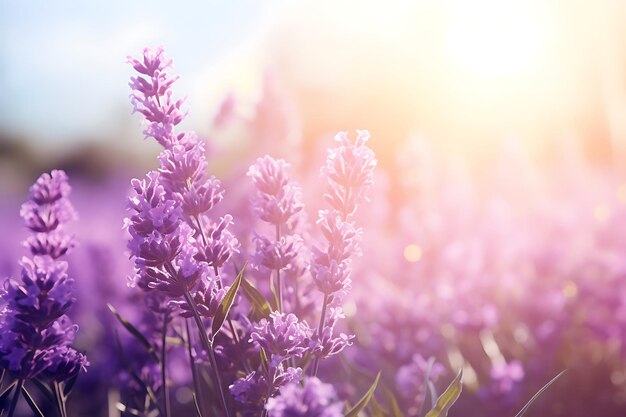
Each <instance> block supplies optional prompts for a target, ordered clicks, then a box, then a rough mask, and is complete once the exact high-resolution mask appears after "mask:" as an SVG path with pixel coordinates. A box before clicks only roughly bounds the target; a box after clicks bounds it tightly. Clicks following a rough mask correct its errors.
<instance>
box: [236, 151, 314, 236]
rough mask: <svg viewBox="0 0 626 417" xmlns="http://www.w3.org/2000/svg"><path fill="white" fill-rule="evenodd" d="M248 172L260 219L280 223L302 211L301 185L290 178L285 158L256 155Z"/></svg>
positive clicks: (255, 209)
mask: <svg viewBox="0 0 626 417" xmlns="http://www.w3.org/2000/svg"><path fill="white" fill-rule="evenodd" d="M248 176H249V177H250V178H251V179H252V184H253V185H254V187H255V188H256V190H257V192H256V194H255V196H254V197H253V200H252V205H253V208H254V211H255V213H256V214H257V216H259V218H260V219H261V220H263V221H265V222H267V223H270V224H273V225H282V224H286V223H288V222H289V221H290V220H291V218H292V217H293V216H295V215H296V214H297V213H299V212H300V211H302V209H303V207H304V205H303V204H302V201H301V200H302V196H301V191H300V187H299V186H298V185H297V184H296V183H294V182H292V181H290V180H289V164H288V163H287V162H285V161H284V160H282V159H274V158H272V157H270V156H264V157H263V158H258V159H257V160H256V163H255V164H253V165H252V166H250V169H249V170H248Z"/></svg>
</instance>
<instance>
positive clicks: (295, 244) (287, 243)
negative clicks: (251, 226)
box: [254, 235, 304, 269]
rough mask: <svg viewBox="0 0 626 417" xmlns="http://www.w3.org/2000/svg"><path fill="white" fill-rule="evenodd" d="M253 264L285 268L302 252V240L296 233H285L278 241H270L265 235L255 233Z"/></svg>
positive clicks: (271, 267) (269, 267)
mask: <svg viewBox="0 0 626 417" xmlns="http://www.w3.org/2000/svg"><path fill="white" fill-rule="evenodd" d="M254 241H255V242H256V253H255V255H254V264H255V265H256V266H257V267H261V266H263V267H265V268H268V269H285V268H287V267H288V266H290V265H291V264H292V262H293V260H294V259H295V258H296V257H297V256H298V255H299V254H300V253H301V252H302V250H303V245H304V241H303V240H302V238H301V237H300V236H298V235H287V236H283V237H281V238H280V239H279V240H278V241H270V240H269V239H268V238H266V237H265V236H261V235H256V236H255V237H254Z"/></svg>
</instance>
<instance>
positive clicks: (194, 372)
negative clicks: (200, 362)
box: [185, 319, 205, 417]
mask: <svg viewBox="0 0 626 417" xmlns="http://www.w3.org/2000/svg"><path fill="white" fill-rule="evenodd" d="M185 329H186V330H187V353H188V354H189V364H190V365H191V376H192V378H193V389H194V394H195V395H196V401H197V402H198V407H199V410H198V411H200V417H204V414H205V413H204V403H203V402H202V401H201V398H200V397H198V394H199V393H200V384H199V381H198V371H197V370H196V362H195V361H194V359H193V353H192V351H191V332H190V331H189V320H188V319H185Z"/></svg>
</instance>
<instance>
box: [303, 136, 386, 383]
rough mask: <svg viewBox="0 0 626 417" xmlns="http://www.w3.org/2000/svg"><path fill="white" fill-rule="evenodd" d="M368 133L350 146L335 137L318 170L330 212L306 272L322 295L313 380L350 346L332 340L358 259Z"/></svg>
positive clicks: (322, 217) (368, 177) (367, 182)
mask: <svg viewBox="0 0 626 417" xmlns="http://www.w3.org/2000/svg"><path fill="white" fill-rule="evenodd" d="M369 138H370V134H369V132H367V131H365V130H359V131H357V138H356V140H355V142H354V143H353V142H352V141H351V140H350V139H349V138H348V134H347V132H340V133H338V134H337V135H336V136H335V140H336V141H337V142H338V143H339V146H337V147H335V148H332V149H329V150H328V155H327V158H326V164H325V165H324V166H323V167H322V169H321V174H322V176H323V177H324V178H325V179H326V180H327V192H326V194H324V199H325V200H326V201H327V203H328V204H329V205H330V209H326V210H320V212H319V218H318V221H317V222H318V225H319V228H320V230H321V232H322V235H323V236H324V238H325V240H326V245H325V248H319V247H314V248H313V253H312V257H311V264H310V267H309V268H310V271H311V275H312V276H313V280H314V281H315V284H316V285H317V288H318V289H319V290H320V291H321V292H322V293H323V295H324V300H323V302H322V312H321V314H320V321H319V325H318V328H317V334H316V347H315V361H314V363H313V368H312V374H313V376H316V375H317V371H318V366H319V361H320V359H321V358H324V357H328V356H330V355H333V354H336V353H338V352H340V351H341V350H343V348H344V347H346V346H348V345H349V344H351V337H349V336H346V335H343V334H341V335H339V337H334V326H335V324H336V322H337V320H338V319H339V318H341V317H342V312H341V307H340V304H341V300H342V298H343V295H344V294H345V292H347V291H348V290H349V289H350V282H351V281H350V275H351V272H352V267H351V262H352V259H351V258H352V257H353V256H355V255H359V254H360V253H361V249H360V242H361V235H362V230H361V229H360V228H357V227H356V224H355V221H354V213H355V212H356V210H357V207H358V205H359V203H360V202H361V201H362V200H364V199H366V192H367V190H368V188H369V187H370V186H371V185H372V183H373V178H374V169H375V168H376V165H377V161H376V157H375V155H374V152H373V151H372V150H371V149H370V148H369V147H368V146H367V141H368V140H369Z"/></svg>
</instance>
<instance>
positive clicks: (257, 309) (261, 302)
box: [241, 278, 272, 321]
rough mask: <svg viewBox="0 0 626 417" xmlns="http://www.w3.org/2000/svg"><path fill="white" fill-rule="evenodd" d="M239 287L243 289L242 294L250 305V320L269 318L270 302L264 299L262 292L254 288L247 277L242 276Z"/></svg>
mask: <svg viewBox="0 0 626 417" xmlns="http://www.w3.org/2000/svg"><path fill="white" fill-rule="evenodd" d="M241 289H242V290H243V295H244V296H245V297H246V298H247V299H248V301H250V304H251V305H252V311H250V320H252V321H259V320H261V319H262V318H269V316H270V313H271V312H272V308H271V307H270V303H269V301H267V300H266V299H265V297H264V296H263V294H261V292H260V291H259V290H257V289H256V287H255V286H254V284H253V283H252V282H251V281H250V280H249V279H246V278H244V279H243V280H241Z"/></svg>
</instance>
